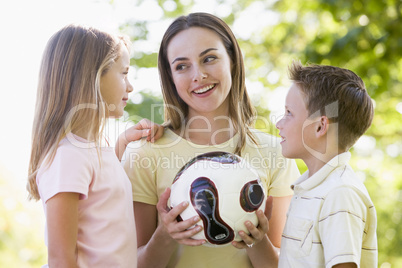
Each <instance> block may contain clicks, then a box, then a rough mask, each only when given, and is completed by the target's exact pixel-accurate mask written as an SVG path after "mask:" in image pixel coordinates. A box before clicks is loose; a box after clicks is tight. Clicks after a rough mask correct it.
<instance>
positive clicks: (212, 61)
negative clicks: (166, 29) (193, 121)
mask: <svg viewBox="0 0 402 268" xmlns="http://www.w3.org/2000/svg"><path fill="white" fill-rule="evenodd" d="M167 56H168V61H169V64H170V69H171V71H172V76H173V82H174V84H175V86H176V89H177V93H178V94H179V96H180V97H181V99H182V100H183V101H184V102H185V103H186V104H187V105H188V107H189V116H190V117H191V116H195V115H202V114H211V113H213V114H214V115H222V114H223V115H227V114H228V111H229V107H228V103H229V100H228V98H227V96H228V94H229V91H230V88H231V86H232V78H231V61H230V58H229V55H228V53H227V52H226V49H225V47H224V45H223V43H222V41H221V39H220V37H219V36H218V35H217V34H216V33H215V32H213V31H211V30H208V29H205V28H201V27H191V28H189V29H186V30H184V31H181V32H179V33H178V34H177V35H176V36H175V37H173V38H172V40H171V41H170V43H169V45H168V48H167Z"/></svg>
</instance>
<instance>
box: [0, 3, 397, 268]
mask: <svg viewBox="0 0 402 268" xmlns="http://www.w3.org/2000/svg"><path fill="white" fill-rule="evenodd" d="M199 11H204V12H209V13H212V14H215V15H217V16H219V17H220V18H222V19H223V20H225V21H226V22H227V23H228V24H229V25H230V26H231V28H232V30H233V32H234V34H235V35H236V37H237V38H238V41H239V43H240V46H241V49H242V51H243V56H244V58H245V65H246V76H247V82H246V84H247V89H248V91H249V93H250V95H251V98H252V100H253V103H254V105H255V106H256V107H257V109H258V120H257V124H256V128H259V129H260V130H262V131H266V132H269V133H272V134H274V135H277V130H276V128H275V122H276V120H277V119H278V118H279V116H280V115H281V114H283V106H284V98H285V95H286V92H287V89H288V87H289V85H290V83H289V81H288V77H287V66H288V65H289V63H290V62H291V61H292V60H293V59H298V60H300V61H301V62H302V63H303V64H306V63H319V64H330V65H335V66H339V67H344V68H348V69H351V70H353V71H354V72H356V73H357V74H358V75H359V76H361V77H362V78H363V80H364V82H365V84H366V87H367V89H368V91H369V94H370V95H371V96H372V98H373V99H374V101H375V117H374V121H373V124H372V126H371V128H370V129H369V130H368V132H367V133H366V135H364V136H363V137H362V138H361V139H360V140H359V141H358V142H357V144H356V145H355V146H354V147H353V148H352V150H351V151H352V161H351V165H352V167H353V168H354V169H355V170H356V172H357V174H358V176H359V177H360V178H361V179H362V180H363V181H364V183H365V185H366V187H367V188H368V191H369V193H370V195H371V197H372V199H373V202H374V204H375V206H376V209H377V214H378V230H377V234H378V246H379V267H381V268H388V267H402V252H401V248H402V224H401V220H402V172H401V170H402V139H401V136H402V120H401V117H402V57H401V56H402V34H401V29H402V0H365V1H363V0H336V1H335V0H305V1H295V0H280V1H275V0H264V1H254V0H237V1H236V0H218V1H210V0H167V1H164V0H114V1H113V0H111V1H106V0H98V1H91V0H64V1H63V0H37V1H29V0H13V1H11V0H6V1H2V2H1V4H0V32H1V34H2V37H1V42H0V49H1V52H2V59H3V62H2V64H1V66H0V68H1V71H0V77H1V80H0V81H1V89H0V111H1V119H0V137H1V138H0V267H40V266H41V265H42V264H44V263H46V258H47V255H46V248H45V246H44V241H43V231H44V215H43V211H42V206H41V203H40V202H28V201H27V192H26V190H25V182H26V174H27V168H28V161H29V153H30V148H31V144H30V138H31V135H30V132H31V127H32V120H33V111H34V106H35V98H36V83H37V75H38V68H39V64H40V58H41V55H42V52H43V50H44V47H45V45H46V42H47V40H48V39H49V38H50V36H51V35H52V34H53V33H54V32H56V31H57V30H59V29H60V28H61V27H63V26H65V25H66V24H69V23H79V24H86V25H90V26H94V27H97V28H100V29H103V30H107V31H111V32H115V33H117V32H120V33H123V34H126V35H129V36H130V37H131V39H132V41H133V51H132V59H131V65H132V67H131V70H130V79H131V81H132V83H133V85H134V92H133V93H131V96H130V103H129V104H128V105H127V108H126V111H127V112H126V114H125V116H124V118H123V119H121V120H118V121H110V122H109V127H108V128H107V131H108V134H109V136H110V137H111V140H114V137H115V136H116V135H117V134H118V133H120V132H122V131H124V129H125V128H126V127H127V126H129V125H130V124H131V122H137V121H139V120H140V119H141V118H149V119H152V120H153V121H156V122H158V123H161V122H162V121H163V113H162V111H161V109H160V108H161V105H160V104H162V98H161V93H160V86H159V77H158V72H157V68H156V66H157V51H158V49H159V43H160V40H161V39H162V35H163V33H164V31H165V29H166V28H167V27H168V25H169V24H170V23H171V22H172V20H173V19H174V18H176V17H177V16H179V15H183V14H188V13H190V12H199ZM298 164H299V168H300V171H301V172H304V171H305V169H306V168H305V166H304V165H303V164H302V163H300V162H298Z"/></svg>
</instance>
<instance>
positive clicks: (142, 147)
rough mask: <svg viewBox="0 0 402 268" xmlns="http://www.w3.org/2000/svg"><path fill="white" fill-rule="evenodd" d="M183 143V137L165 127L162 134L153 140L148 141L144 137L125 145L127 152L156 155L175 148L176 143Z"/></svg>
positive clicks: (149, 155)
mask: <svg viewBox="0 0 402 268" xmlns="http://www.w3.org/2000/svg"><path fill="white" fill-rule="evenodd" d="M182 143H183V138H182V137H180V136H179V135H177V134H175V133H174V132H173V131H172V130H170V129H169V128H165V132H164V133H163V136H162V137H161V138H159V139H158V140H156V141H155V142H149V141H146V140H145V139H141V140H138V141H134V142H131V143H129V144H128V145H127V152H128V153H129V154H133V153H135V154H138V155H139V156H148V157H152V156H155V157H156V156H157V155H158V154H163V153H164V152H168V151H170V150H172V148H173V147H174V148H175V150H176V149H177V145H179V144H182Z"/></svg>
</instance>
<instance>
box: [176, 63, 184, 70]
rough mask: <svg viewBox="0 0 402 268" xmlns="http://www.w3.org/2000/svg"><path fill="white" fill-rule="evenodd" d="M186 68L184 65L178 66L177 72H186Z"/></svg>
mask: <svg viewBox="0 0 402 268" xmlns="http://www.w3.org/2000/svg"><path fill="white" fill-rule="evenodd" d="M185 68H186V65H184V64H178V65H177V66H176V71H182V70H184V69H185Z"/></svg>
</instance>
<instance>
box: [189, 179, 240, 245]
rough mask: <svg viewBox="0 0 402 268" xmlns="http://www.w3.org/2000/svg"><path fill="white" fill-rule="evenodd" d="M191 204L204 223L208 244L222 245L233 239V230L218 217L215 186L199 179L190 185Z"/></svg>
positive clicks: (209, 181)
mask: <svg viewBox="0 0 402 268" xmlns="http://www.w3.org/2000/svg"><path fill="white" fill-rule="evenodd" d="M190 196H191V203H192V204H193V207H194V209H195V211H196V212H197V213H198V215H199V216H200V218H201V220H202V221H203V223H204V234H205V237H206V239H207V240H208V242H209V243H211V244H215V245H222V244H227V243H229V242H231V241H232V240H233V239H234V232H233V229H232V228H230V226H229V225H228V224H226V223H225V222H224V221H223V220H222V218H221V217H220V215H219V196H218V191H217V189H216V186H215V184H214V183H213V182H212V181H211V180H210V179H208V178H206V177H200V178H198V179H196V180H194V181H193V183H192V184H191V192H190Z"/></svg>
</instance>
